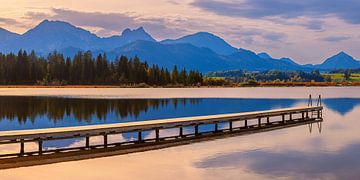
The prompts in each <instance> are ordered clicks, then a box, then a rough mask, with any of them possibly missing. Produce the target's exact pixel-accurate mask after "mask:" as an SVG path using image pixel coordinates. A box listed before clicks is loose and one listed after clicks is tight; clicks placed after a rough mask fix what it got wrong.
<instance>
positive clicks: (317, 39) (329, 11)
mask: <svg viewBox="0 0 360 180" xmlns="http://www.w3.org/2000/svg"><path fill="white" fill-rule="evenodd" d="M0 2H1V6H0V27H2V28H5V29H7V30H9V31H12V32H16V33H19V34H22V33H24V32H26V31H27V30H29V29H31V28H33V27H34V26H36V25H37V24H38V23H40V22H41V21H43V20H44V19H49V20H60V21H67V22H69V23H71V24H73V25H75V26H79V27H82V28H85V29H87V30H89V31H91V32H93V33H95V34H97V35H98V36H101V37H107V36H111V35H116V34H120V33H121V32H122V31H123V30H124V29H125V28H132V29H134V28H137V27H140V26H142V27H144V28H145V30H146V31H147V32H149V33H150V34H151V35H152V36H153V37H154V38H155V39H157V40H163V39H169V38H171V39H174V38H179V37H181V36H184V35H188V34H192V33H196V32H200V31H206V32H211V33H214V34H216V35H218V36H220V37H222V38H223V39H225V40H226V41H227V42H229V43H230V44H231V45H233V46H234V47H237V48H245V49H250V50H253V51H255V52H268V53H269V54H270V55H272V56H273V57H276V58H280V57H290V58H292V59H294V60H295V61H297V62H299V63H301V64H308V63H315V64H317V63H321V62H322V61H323V60H324V59H326V58H327V57H329V56H331V55H334V54H337V53H338V52H340V51H345V52H346V53H349V54H350V55H352V56H353V57H355V58H356V59H360V51H359V49H360V11H359V9H360V1H359V0H302V1H289V0H222V1H219V0H131V1H125V0H82V1H73V0H51V1H40V0H0Z"/></svg>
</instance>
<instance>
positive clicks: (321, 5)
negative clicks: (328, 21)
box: [191, 0, 360, 28]
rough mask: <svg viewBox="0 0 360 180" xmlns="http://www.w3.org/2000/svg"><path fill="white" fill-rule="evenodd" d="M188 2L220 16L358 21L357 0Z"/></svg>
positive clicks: (198, 0)
mask: <svg viewBox="0 0 360 180" xmlns="http://www.w3.org/2000/svg"><path fill="white" fill-rule="evenodd" d="M191 4H192V5H193V6H196V7H198V8H201V9H204V10H207V11H211V12H214V13H216V14H219V15H223V16H232V17H245V18H250V19H259V18H266V17H281V18H284V19H292V18H298V17H302V16H306V17H322V18H324V17H327V16H336V17H338V18H340V19H343V20H345V21H346V22H348V23H352V24H360V18H359V17H360V11H359V9H360V1H358V0H327V1H326V2H325V1H323V0H303V1H287V0H231V1H216V0H195V1H194V2H193V3H191ZM315 28H316V26H315Z"/></svg>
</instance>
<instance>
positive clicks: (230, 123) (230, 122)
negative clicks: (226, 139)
mask: <svg viewBox="0 0 360 180" xmlns="http://www.w3.org/2000/svg"><path fill="white" fill-rule="evenodd" d="M229 130H230V131H233V122H232V121H229Z"/></svg>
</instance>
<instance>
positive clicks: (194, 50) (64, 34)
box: [0, 20, 360, 72]
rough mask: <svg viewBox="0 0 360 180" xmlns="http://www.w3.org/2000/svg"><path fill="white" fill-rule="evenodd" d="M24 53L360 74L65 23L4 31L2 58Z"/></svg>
mask: <svg viewBox="0 0 360 180" xmlns="http://www.w3.org/2000/svg"><path fill="white" fill-rule="evenodd" d="M20 49H23V50H27V51H31V50H34V51H35V52H36V53H37V54H39V55H42V56H46V55H47V54H48V53H50V52H52V51H55V50H56V51H58V52H61V53H63V54H64V55H65V56H74V55H75V53H77V52H78V51H87V50H91V51H92V52H93V54H95V55H96V54H98V53H107V55H108V57H109V59H114V58H115V57H117V56H120V55H126V56H130V57H133V56H138V57H140V58H141V59H143V60H146V61H147V62H148V63H149V64H158V65H161V66H166V67H169V68H171V67H173V66H174V65H177V66H179V67H181V68H182V67H185V68H189V69H197V70H200V71H202V72H207V71H219V70H234V69H245V70H251V71H263V70H304V71H310V70H314V69H319V70H324V71H327V70H331V69H338V68H360V61H358V60H356V59H354V58H353V57H351V56H350V55H348V54H346V53H345V52H340V53H338V54H336V55H334V56H332V57H330V58H328V59H326V60H325V61H324V62H323V63H322V64H317V65H311V64H308V65H301V64H298V63H296V62H295V61H293V60H292V59H290V58H286V57H284V58H280V59H276V58H273V57H271V56H270V55H269V54H268V53H265V52H262V53H258V54H256V53H255V52H253V51H251V50H247V49H242V48H236V47H233V46H231V45H230V44H229V43H227V42H226V41H225V40H223V39H222V38H220V37H218V36H216V35H214V34H211V33H208V32H198V33H195V34H191V35H187V36H184V37H181V38H178V39H166V40H162V41H157V40H155V39H154V38H153V37H152V36H151V35H150V34H149V33H147V32H146V31H145V29H144V28H143V27H140V28H137V29H134V30H131V29H125V30H124V31H123V32H122V33H121V34H119V35H114V36H111V37H105V38H102V37H98V36H97V35H95V34H93V33H91V32H89V31H87V30H85V29H82V28H79V27H76V26H74V25H72V24H70V23H67V22H62V21H49V20H44V21H42V22H41V23H40V24H39V25H37V26H36V27H34V28H33V29H30V30H28V31H27V32H25V33H24V34H21V35H20V34H16V33H12V32H10V31H7V30H5V29H2V28H0V52H3V53H9V52H15V53H16V52H17V51H19V50H20Z"/></svg>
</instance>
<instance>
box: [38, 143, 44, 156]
mask: <svg viewBox="0 0 360 180" xmlns="http://www.w3.org/2000/svg"><path fill="white" fill-rule="evenodd" d="M38 145H39V155H42V149H43V141H42V140H41V139H39V141H38Z"/></svg>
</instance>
